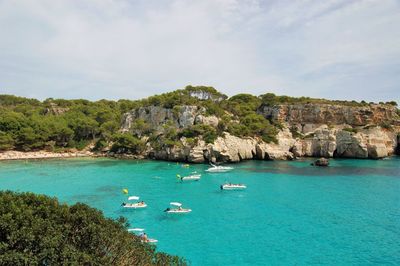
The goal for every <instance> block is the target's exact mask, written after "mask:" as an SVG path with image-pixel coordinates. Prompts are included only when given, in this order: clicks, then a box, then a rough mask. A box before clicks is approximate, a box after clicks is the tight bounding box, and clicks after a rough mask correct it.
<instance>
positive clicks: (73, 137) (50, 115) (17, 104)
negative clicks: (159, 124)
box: [0, 86, 397, 153]
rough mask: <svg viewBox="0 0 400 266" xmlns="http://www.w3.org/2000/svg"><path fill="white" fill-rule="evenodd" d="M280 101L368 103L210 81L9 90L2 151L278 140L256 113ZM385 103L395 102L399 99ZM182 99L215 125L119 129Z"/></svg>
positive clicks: (0, 118)
mask: <svg viewBox="0 0 400 266" xmlns="http://www.w3.org/2000/svg"><path fill="white" fill-rule="evenodd" d="M282 103H331V104H342V105H352V106H363V105H368V103H366V102H364V101H362V102H360V103H358V102H355V101H351V102H347V101H330V100H325V99H312V98H308V97H300V98H295V97H288V96H276V95H274V94H272V93H267V94H263V95H261V96H259V97H257V96H253V95H250V94H238V95H235V96H233V97H231V98H228V97H227V96H226V95H224V94H222V93H220V92H218V91H217V90H215V89H214V88H212V87H204V86H198V87H193V86H187V87H186V88H185V89H183V90H176V91H173V92H169V93H164V94H160V95H155V96H152V97H149V98H146V99H142V100H136V101H131V100H119V101H108V100H100V101H95V102H92V101H88V100H63V99H51V98H50V99H46V100H45V101H42V102H41V101H38V100H35V99H28V98H23V97H16V96H11V95H0V151H2V150H11V149H15V150H22V151H31V150H39V149H46V150H50V151H58V150H63V149H72V148H73V149H84V148H85V147H88V145H89V144H93V146H94V149H97V150H101V149H104V148H105V147H109V146H110V145H111V147H110V150H111V151H114V152H119V153H140V152H141V151H143V149H144V148H145V144H146V143H145V142H144V140H143V137H145V136H146V137H148V141H150V143H151V145H152V147H153V148H162V147H164V146H168V147H172V146H179V145H181V142H180V139H181V138H182V137H186V138H187V142H188V143H196V141H197V140H198V139H199V138H202V139H203V140H205V141H206V142H207V143H212V142H213V141H214V140H215V139H216V138H217V137H218V136H220V135H222V134H223V132H229V133H231V134H233V135H236V136H240V137H243V136H258V137H260V138H262V139H263V140H264V141H266V142H274V141H276V134H277V131H278V129H279V128H280V127H281V126H280V124H279V123H278V122H277V121H270V120H268V119H266V118H265V117H263V116H262V115H260V114H258V112H257V110H259V108H260V107H261V106H263V105H276V104H282ZM386 104H390V105H394V106H396V105H397V103H396V102H387V103H386ZM183 105H193V106H198V107H202V108H204V110H205V112H206V113H205V115H214V116H216V117H218V118H219V123H218V126H217V127H211V126H208V125H193V126H191V127H189V128H185V129H183V130H178V129H177V128H175V126H174V125H173V124H172V123H170V122H171V121H169V122H168V121H167V122H166V123H165V125H164V130H163V132H161V133H160V132H155V131H154V129H153V128H151V127H150V126H149V125H148V123H147V122H146V121H143V120H140V119H138V120H136V121H134V123H133V125H132V130H131V132H129V133H121V132H119V128H120V122H121V118H122V115H123V114H124V113H126V112H128V111H130V110H132V109H135V108H139V107H145V106H161V107H164V108H171V109H172V110H173V111H174V112H175V111H177V110H178V109H179V107H181V106H183Z"/></svg>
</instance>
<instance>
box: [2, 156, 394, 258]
mask: <svg viewBox="0 0 400 266" xmlns="http://www.w3.org/2000/svg"><path fill="white" fill-rule="evenodd" d="M309 163H310V161H309V160H304V161H295V162H267V161H265V162H263V161H249V162H244V163H241V164H237V165H234V167H235V170H234V171H232V172H231V173H218V174H217V173H215V174H208V173H206V172H204V170H205V169H207V166H205V165H191V166H190V168H183V167H182V166H181V165H178V164H175V163H168V162H155V161H123V160H110V159H70V160H45V161H9V162H0V189H10V190H14V191H32V192H35V193H44V194H47V195H51V196H57V197H58V198H59V199H60V200H61V201H64V202H68V203H75V202H78V201H80V202H85V203H87V204H89V205H91V206H93V207H96V208H99V209H101V210H102V211H103V212H104V213H105V214H106V215H107V216H110V217H118V216H121V215H122V216H125V217H126V218H127V219H128V220H129V222H130V223H131V224H132V226H134V227H143V228H146V231H147V234H148V235H149V236H150V237H154V238H156V239H158V240H159V243H158V244H157V246H158V249H159V250H161V251H166V252H169V253H172V254H178V255H181V256H183V257H185V258H187V260H188V261H189V262H191V263H192V265H310V264H315V265H320V264H325V265H370V264H386V265H400V159H399V158H390V159H387V160H380V161H370V160H332V161H331V165H332V166H331V167H329V168H315V167H311V166H309ZM192 171H197V172H199V173H202V178H201V180H200V181H198V182H193V183H180V182H177V180H176V178H175V175H176V174H178V173H179V174H181V175H182V174H188V173H190V172H192ZM225 181H232V182H243V183H245V184H246V185H247V186H248V189H247V190H245V191H223V192H221V191H220V190H219V185H220V184H221V183H224V182H225ZM122 188H128V189H129V194H130V195H139V196H141V199H143V200H144V201H146V203H147V204H148V208H147V209H144V210H124V209H122V208H121V207H120V204H121V202H123V201H124V200H125V198H126V197H125V195H123V194H122V192H121V189H122ZM170 201H179V202H182V203H183V204H184V206H187V207H189V208H192V210H193V212H192V213H190V214H188V215H186V216H179V217H176V216H168V215H166V214H164V213H163V212H162V211H163V210H164V209H165V208H166V207H168V204H169V202H170Z"/></svg>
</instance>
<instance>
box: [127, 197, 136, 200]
mask: <svg viewBox="0 0 400 266" xmlns="http://www.w3.org/2000/svg"><path fill="white" fill-rule="evenodd" d="M138 199H139V197H138V196H130V197H129V198H128V200H138Z"/></svg>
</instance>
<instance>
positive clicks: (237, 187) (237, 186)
mask: <svg viewBox="0 0 400 266" xmlns="http://www.w3.org/2000/svg"><path fill="white" fill-rule="evenodd" d="M220 188H221V190H242V189H246V188H247V187H246V185H244V184H232V183H227V184H223V185H221V186H220Z"/></svg>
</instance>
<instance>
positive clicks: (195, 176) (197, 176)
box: [176, 173, 201, 181]
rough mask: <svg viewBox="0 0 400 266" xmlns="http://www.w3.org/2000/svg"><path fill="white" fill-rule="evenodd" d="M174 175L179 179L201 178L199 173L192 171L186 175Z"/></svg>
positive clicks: (197, 179)
mask: <svg viewBox="0 0 400 266" xmlns="http://www.w3.org/2000/svg"><path fill="white" fill-rule="evenodd" d="M176 177H177V178H179V179H180V180H181V181H199V180H200V178H201V174H197V173H192V174H191V175H188V176H181V175H176Z"/></svg>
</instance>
